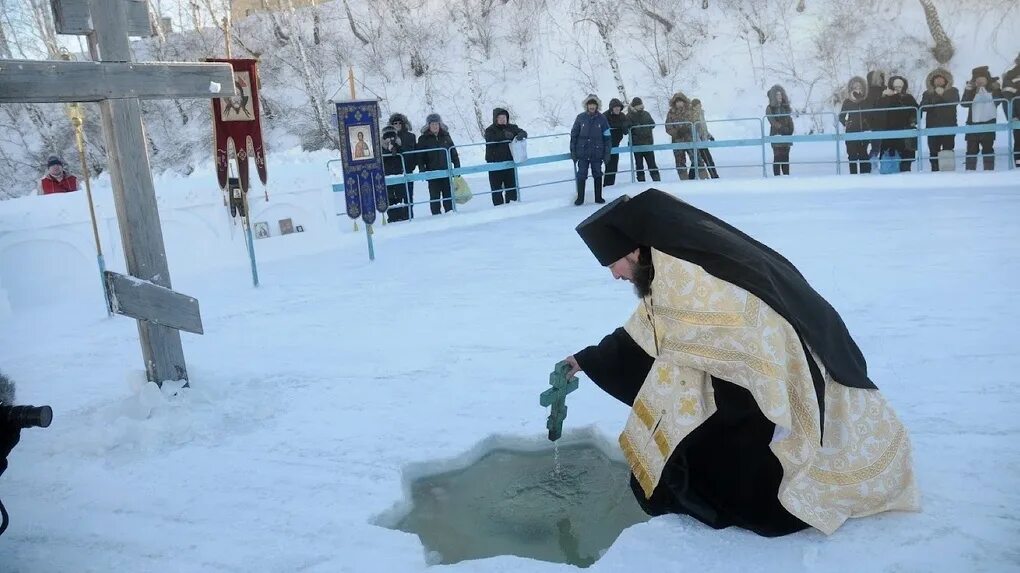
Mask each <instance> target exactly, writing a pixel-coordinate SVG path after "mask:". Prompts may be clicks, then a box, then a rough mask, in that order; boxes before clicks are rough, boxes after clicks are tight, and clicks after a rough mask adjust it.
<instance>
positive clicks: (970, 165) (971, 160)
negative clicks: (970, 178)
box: [963, 155, 977, 171]
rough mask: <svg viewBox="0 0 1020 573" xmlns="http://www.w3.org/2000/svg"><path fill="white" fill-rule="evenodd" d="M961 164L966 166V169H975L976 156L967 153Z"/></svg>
mask: <svg viewBox="0 0 1020 573" xmlns="http://www.w3.org/2000/svg"><path fill="white" fill-rule="evenodd" d="M963 164H964V165H965V166H966V169H967V171H977V157H973V156H971V155H968V156H967V159H965V160H964V161H963Z"/></svg>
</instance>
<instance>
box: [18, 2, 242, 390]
mask: <svg viewBox="0 0 1020 573" xmlns="http://www.w3.org/2000/svg"><path fill="white" fill-rule="evenodd" d="M51 2H52V8H53V15H54V21H55V23H56V28H57V33H60V34H70V35H86V36H88V40H89V48H90V50H92V52H93V59H95V60H97V61H94V62H67V61H32V60H0V103H18V102H20V103H69V102H99V103H100V109H101V110H102V117H103V134H104V136H105V139H106V147H107V153H108V157H109V171H110V177H111V182H112V184H113V194H114V203H115V205H116V208H117V221H118V223H119V226H120V235H121V242H122V243H123V245H124V259H125V261H126V263H127V270H128V273H129V274H130V275H131V276H124V275H119V274H117V273H112V272H109V271H107V273H106V277H105V279H106V284H107V286H108V287H109V293H108V296H109V297H110V301H109V302H110V308H111V309H112V310H113V311H114V312H117V313H119V314H124V315H127V316H130V317H132V318H136V319H138V335H139V338H140V340H141V345H142V358H143V359H144V362H145V371H146V376H147V377H148V379H149V380H150V381H153V382H156V383H157V384H162V383H163V382H164V381H167V380H187V378H188V370H187V366H186V364H185V361H184V350H183V348H182V347H181V337H180V333H179V332H178V330H186V331H188V332H195V333H198V334H201V333H202V319H201V315H200V313H199V308H198V301H197V300H195V299H194V298H191V297H188V296H185V295H181V294H178V293H176V292H174V291H173V290H172V286H171V284H170V271H169V268H168V267H167V261H166V252H165V250H164V247H163V233H162V228H161V226H160V222H159V211H158V210H157V208H156V194H155V190H154V188H153V184H152V173H151V170H150V168H149V157H148V152H147V145H146V139H145V133H144V131H143V126H142V120H141V106H140V104H139V99H176V98H212V97H226V96H230V95H233V94H234V81H233V73H232V71H231V68H230V65H229V64H206V63H175V64H162V63H132V62H131V53H130V45H129V43H128V36H129V35H132V36H149V35H150V33H151V32H150V24H149V15H148V8H147V6H146V2H144V1H139V0H51Z"/></svg>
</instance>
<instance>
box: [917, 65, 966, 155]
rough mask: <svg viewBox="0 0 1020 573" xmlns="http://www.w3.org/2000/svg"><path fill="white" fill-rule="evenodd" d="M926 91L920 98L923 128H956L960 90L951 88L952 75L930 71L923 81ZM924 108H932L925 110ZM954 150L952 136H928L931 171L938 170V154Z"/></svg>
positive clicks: (942, 70)
mask: <svg viewBox="0 0 1020 573" xmlns="http://www.w3.org/2000/svg"><path fill="white" fill-rule="evenodd" d="M924 85H925V87H926V88H927V89H925V90H924V94H923V95H922V96H921V113H922V114H924V116H925V119H924V126H925V127H956V106H957V104H959V103H960V90H958V89H956V88H955V87H953V74H952V73H951V72H950V71H949V70H947V69H944V68H938V69H934V70H932V71H931V72H930V73H929V74H928V77H927V78H926V79H925V81H924ZM925 106H934V107H928V108H925ZM955 148H956V136H954V135H929V136H928V155H929V161H931V170H932V171H938V170H939V152H940V151H942V150H949V151H953V149H955Z"/></svg>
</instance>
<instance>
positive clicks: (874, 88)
mask: <svg viewBox="0 0 1020 573" xmlns="http://www.w3.org/2000/svg"><path fill="white" fill-rule="evenodd" d="M867 77H868V92H867V98H868V99H867V102H866V103H867V105H866V106H864V107H865V109H869V110H871V112H870V113H869V114H868V125H870V126H871V130H872V131H881V130H883V129H885V112H883V111H881V110H880V109H879V108H880V107H881V105H880V104H879V100H880V99H882V92H883V91H884V90H885V89H886V81H885V72H883V71H882V70H872V71H870V72H868V76H867ZM881 155H882V140H881V139H872V140H871V150H870V151H869V152H868V157H873V158H875V159H878V158H879V157H881Z"/></svg>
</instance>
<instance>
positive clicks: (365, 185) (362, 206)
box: [336, 99, 389, 225]
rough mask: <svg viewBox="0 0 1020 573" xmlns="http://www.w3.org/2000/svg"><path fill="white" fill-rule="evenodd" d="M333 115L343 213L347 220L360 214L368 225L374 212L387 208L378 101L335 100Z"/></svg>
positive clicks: (371, 221) (372, 218)
mask: <svg viewBox="0 0 1020 573" xmlns="http://www.w3.org/2000/svg"><path fill="white" fill-rule="evenodd" d="M336 117H337V128H338V129H339V130H340V163H341V164H342V165H343V170H344V195H345V196H346V197H345V198H346V200H347V215H348V216H349V217H350V218H351V219H357V218H359V217H360V218H361V219H362V220H363V221H364V222H365V224H366V225H371V224H372V223H374V222H375V216H376V215H375V214H376V211H378V212H380V213H385V212H386V209H387V208H388V207H389V205H388V204H387V197H386V176H385V175H384V171H383V161H382V154H381V153H379V149H380V147H379V101H378V100H374V99H373V100H352V101H341V102H336Z"/></svg>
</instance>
